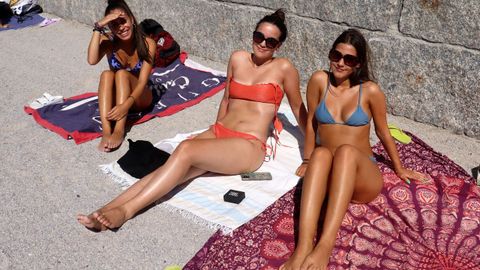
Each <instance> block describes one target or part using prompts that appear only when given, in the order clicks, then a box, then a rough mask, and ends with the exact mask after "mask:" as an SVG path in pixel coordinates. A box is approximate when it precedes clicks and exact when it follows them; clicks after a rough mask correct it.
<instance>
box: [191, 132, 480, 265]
mask: <svg viewBox="0 0 480 270" xmlns="http://www.w3.org/2000/svg"><path fill="white" fill-rule="evenodd" d="M409 135H411V137H412V139H413V142H412V143H410V144H408V145H397V147H398V149H399V153H400V156H401V157H403V159H402V161H403V164H404V166H405V167H407V168H411V169H414V170H418V171H421V172H424V173H427V174H428V175H430V177H431V180H430V181H429V182H427V183H420V182H412V183H411V184H410V185H408V184H406V183H405V182H403V181H402V180H400V179H399V178H398V177H397V176H396V175H395V174H394V173H393V171H392V169H391V168H390V161H389V160H387V154H386V152H385V151H384V149H383V148H382V146H381V145H378V144H377V145H376V146H375V147H374V151H375V152H376V154H377V159H378V160H379V163H378V165H379V168H380V170H381V171H382V174H383V178H384V188H383V190H382V193H381V194H380V195H379V196H378V197H377V198H376V199H375V200H374V201H372V202H370V203H369V204H365V205H358V204H350V206H349V209H348V211H347V214H346V216H345V218H344V220H343V222H342V227H341V228H340V231H339V233H338V236H337V242H336V246H335V248H334V250H333V253H332V256H331V257H330V263H329V269H405V270H409V269H420V270H422V269H428V270H430V269H465V270H473V269H480V237H479V235H480V187H478V186H475V185H474V184H473V179H472V178H470V176H469V175H468V174H467V173H466V172H465V171H464V170H463V169H462V168H461V167H460V166H458V165H456V164H455V163H453V162H452V161H451V160H449V159H448V158H447V157H446V156H443V155H441V154H439V153H437V152H435V151H433V149H432V148H431V147H429V146H428V145H426V144H425V143H424V142H422V141H421V140H420V139H418V138H417V137H415V136H413V135H412V134H409ZM299 192H300V188H298V187H297V188H296V189H293V190H291V191H290V192H288V193H287V194H285V195H284V196H283V197H282V198H280V199H279V200H278V201H276V202H275V203H274V204H273V205H271V206H270V207H269V208H267V209H266V210H265V211H264V212H263V213H261V214H260V215H259V216H257V217H256V218H255V219H253V220H251V221H250V222H248V223H246V224H244V225H243V226H242V227H240V228H238V229H237V230H235V231H234V233H233V235H232V236H229V235H222V234H221V233H220V232H217V233H215V234H214V235H213V236H212V237H211V238H210V239H209V240H208V242H207V243H206V244H205V245H204V246H203V248H202V249H200V250H199V251H198V253H197V254H196V255H195V256H194V257H193V258H192V260H191V261H190V262H189V263H187V265H186V266H185V267H184V269H204V270H206V269H265V270H267V269H268V270H271V269H278V267H279V266H280V265H281V264H282V263H283V262H285V261H286V260H287V259H288V257H289V256H290V255H291V253H292V252H293V250H294V249H295V233H296V231H297V228H296V226H297V221H298V214H299V213H298V211H299V210H298V206H299Z"/></svg>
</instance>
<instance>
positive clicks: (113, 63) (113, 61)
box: [108, 52, 143, 74]
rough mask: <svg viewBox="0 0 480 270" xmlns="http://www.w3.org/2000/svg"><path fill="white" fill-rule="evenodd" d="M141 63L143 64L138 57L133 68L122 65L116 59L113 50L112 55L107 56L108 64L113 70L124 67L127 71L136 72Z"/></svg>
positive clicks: (140, 67) (138, 70)
mask: <svg viewBox="0 0 480 270" xmlns="http://www.w3.org/2000/svg"><path fill="white" fill-rule="evenodd" d="M142 64H143V61H142V60H140V59H139V60H138V62H137V64H136V65H135V66H134V67H133V68H131V67H124V66H123V65H122V63H120V61H119V60H118V58H117V55H116V53H115V52H112V55H111V56H110V57H108V65H109V66H110V68H111V69H112V70H114V71H117V70H119V69H125V70H126V71H128V72H131V73H135V74H137V73H139V72H140V69H142Z"/></svg>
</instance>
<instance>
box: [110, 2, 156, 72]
mask: <svg viewBox="0 0 480 270" xmlns="http://www.w3.org/2000/svg"><path fill="white" fill-rule="evenodd" d="M114 9H121V10H124V11H125V13H127V15H128V16H129V17H130V18H132V20H133V31H132V32H133V40H134V45H135V49H136V50H137V54H138V58H139V59H140V60H142V61H147V62H148V63H150V64H152V62H153V61H152V60H153V59H152V57H151V56H150V53H149V51H148V43H147V40H146V36H145V34H144V33H143V32H142V29H141V27H139V26H138V23H137V19H136V18H135V16H133V12H132V10H131V9H130V8H129V7H128V5H127V3H126V2H125V1H123V0H108V5H107V8H106V9H105V16H107V15H108V14H110V12H112V10H114Z"/></svg>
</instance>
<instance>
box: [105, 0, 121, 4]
mask: <svg viewBox="0 0 480 270" xmlns="http://www.w3.org/2000/svg"><path fill="white" fill-rule="evenodd" d="M122 2H123V0H108V1H107V3H108V4H109V5H112V4H118V3H122Z"/></svg>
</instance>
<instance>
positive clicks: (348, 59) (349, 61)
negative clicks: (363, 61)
mask: <svg viewBox="0 0 480 270" xmlns="http://www.w3.org/2000/svg"><path fill="white" fill-rule="evenodd" d="M342 58H343V62H344V63H345V65H347V66H349V67H355V66H356V65H358V64H360V60H358V57H356V56H353V55H351V54H345V55H343V54H342V53H341V52H339V51H337V50H331V51H330V53H329V54H328V59H330V61H332V62H338V61H340V59H342Z"/></svg>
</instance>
